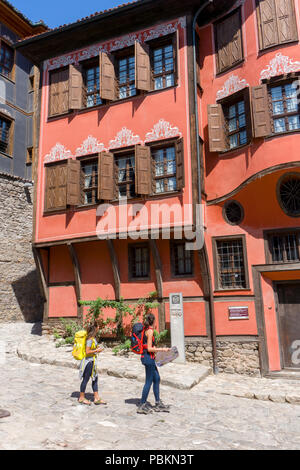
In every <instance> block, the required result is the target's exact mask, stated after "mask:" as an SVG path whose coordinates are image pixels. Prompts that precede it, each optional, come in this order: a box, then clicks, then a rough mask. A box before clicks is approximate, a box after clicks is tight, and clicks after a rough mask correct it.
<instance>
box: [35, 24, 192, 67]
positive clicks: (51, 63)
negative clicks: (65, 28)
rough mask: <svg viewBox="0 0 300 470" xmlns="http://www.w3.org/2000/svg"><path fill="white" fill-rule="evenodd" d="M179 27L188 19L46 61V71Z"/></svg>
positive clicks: (166, 32) (149, 38) (172, 31)
mask: <svg viewBox="0 0 300 470" xmlns="http://www.w3.org/2000/svg"><path fill="white" fill-rule="evenodd" d="M179 26H180V27H181V28H183V29H184V28H186V17H182V18H179V19H178V20H175V21H172V22H170V23H166V24H160V25H157V26H154V27H153V28H149V29H147V30H144V31H139V32H137V33H132V34H126V35H124V36H121V37H119V38H116V39H113V40H111V41H108V42H103V43H98V44H94V45H93V46H90V47H87V48H85V49H80V50H77V51H74V52H72V53H71V54H66V55H62V56H60V57H56V58H54V59H49V60H46V61H45V62H44V70H54V69H57V68H59V67H66V66H67V65H70V64H77V63H79V62H81V61H83V60H87V59H90V58H92V57H97V56H98V55H99V51H105V52H113V51H116V50H119V49H124V48H125V47H130V46H133V45H134V43H135V41H139V42H144V41H150V40H151V39H155V38H159V37H162V36H166V35H168V34H172V33H175V32H176V31H177V29H178V28H179Z"/></svg>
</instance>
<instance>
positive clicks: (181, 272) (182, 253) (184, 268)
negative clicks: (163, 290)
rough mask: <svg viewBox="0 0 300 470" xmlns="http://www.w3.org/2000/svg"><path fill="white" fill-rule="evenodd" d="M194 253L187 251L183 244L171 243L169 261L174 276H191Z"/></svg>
mask: <svg viewBox="0 0 300 470" xmlns="http://www.w3.org/2000/svg"><path fill="white" fill-rule="evenodd" d="M193 258H194V252H193V251H191V250H187V249H186V247H185V242H171V260H172V270H173V275H174V276H186V275H192V274H193V269H194V266H193V264H194V263H193Z"/></svg>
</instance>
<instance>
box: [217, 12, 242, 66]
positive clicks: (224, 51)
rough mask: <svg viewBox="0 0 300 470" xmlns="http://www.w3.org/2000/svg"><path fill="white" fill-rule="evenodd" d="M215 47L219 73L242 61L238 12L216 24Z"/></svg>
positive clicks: (240, 27) (240, 26)
mask: <svg viewBox="0 0 300 470" xmlns="http://www.w3.org/2000/svg"><path fill="white" fill-rule="evenodd" d="M216 47H217V56H218V60H217V62H218V72H219V73H220V72H223V71H224V70H226V69H228V68H230V67H233V66H234V65H235V64H236V63H238V62H240V61H241V60H242V59H243V44H242V25H241V13H240V10H237V11H236V12H235V13H233V14H232V15H230V16H229V17H227V18H225V19H224V20H223V21H221V22H220V23H217V24H216Z"/></svg>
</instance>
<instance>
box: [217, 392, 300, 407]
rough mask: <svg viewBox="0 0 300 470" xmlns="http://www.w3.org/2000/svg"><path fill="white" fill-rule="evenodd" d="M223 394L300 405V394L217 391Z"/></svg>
mask: <svg viewBox="0 0 300 470" xmlns="http://www.w3.org/2000/svg"><path fill="white" fill-rule="evenodd" d="M217 393H220V394H221V395H229V396H233V397H237V398H248V399H249V400H260V401H272V402H273V403H289V404H290V405H300V395H289V394H280V393H267V392H234V391H231V392H229V391H228V392H217Z"/></svg>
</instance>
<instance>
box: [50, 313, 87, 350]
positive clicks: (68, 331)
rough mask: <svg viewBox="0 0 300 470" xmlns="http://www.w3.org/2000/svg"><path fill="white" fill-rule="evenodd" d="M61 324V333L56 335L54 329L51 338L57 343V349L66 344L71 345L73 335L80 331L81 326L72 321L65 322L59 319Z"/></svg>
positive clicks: (64, 319)
mask: <svg viewBox="0 0 300 470" xmlns="http://www.w3.org/2000/svg"><path fill="white" fill-rule="evenodd" d="M59 321H60V323H61V330H62V333H58V331H57V330H56V329H55V330H53V336H54V338H55V339H56V340H60V341H57V343H56V345H55V346H56V347H57V348H59V347H61V346H64V345H66V344H73V343H74V337H75V333H76V332H77V331H79V330H81V329H82V325H81V324H80V323H78V322H76V321H74V320H67V319H66V318H60V319H59Z"/></svg>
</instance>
